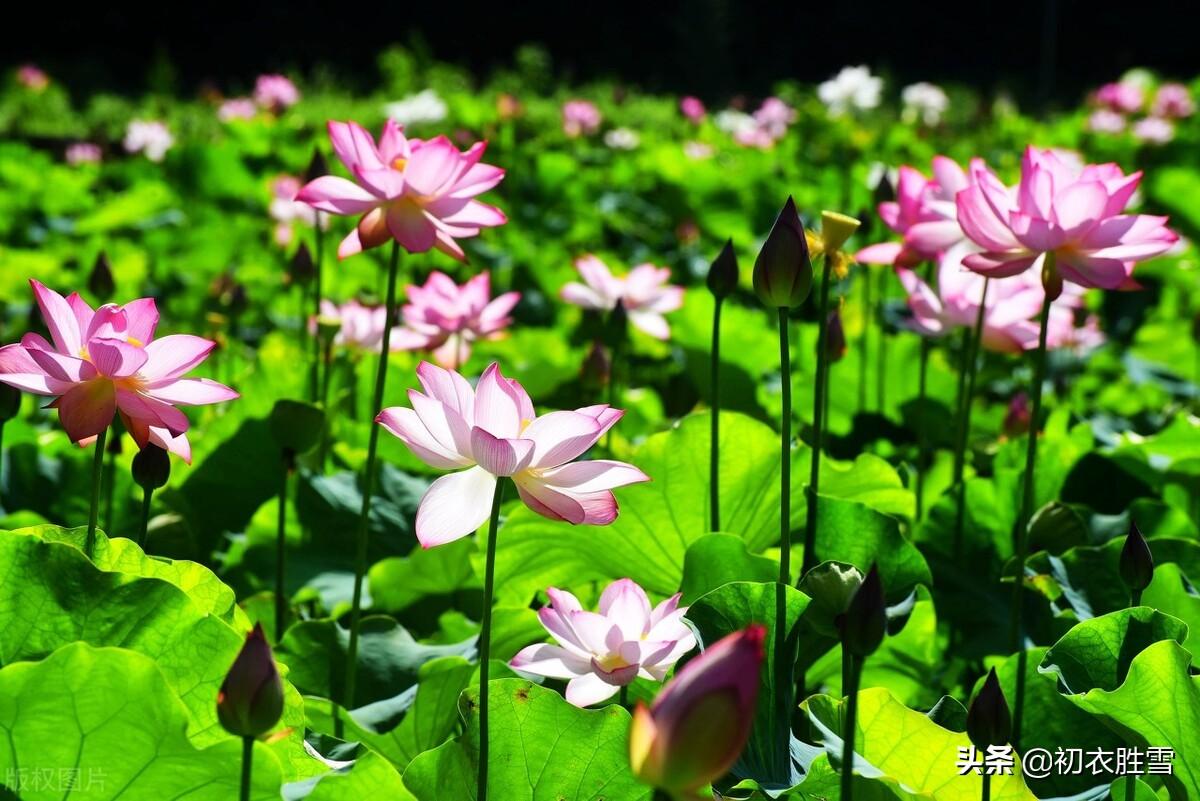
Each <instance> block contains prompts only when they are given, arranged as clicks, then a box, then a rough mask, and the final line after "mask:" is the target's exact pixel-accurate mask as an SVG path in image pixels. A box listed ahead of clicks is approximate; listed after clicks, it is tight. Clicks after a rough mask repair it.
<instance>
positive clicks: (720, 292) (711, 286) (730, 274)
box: [708, 239, 738, 300]
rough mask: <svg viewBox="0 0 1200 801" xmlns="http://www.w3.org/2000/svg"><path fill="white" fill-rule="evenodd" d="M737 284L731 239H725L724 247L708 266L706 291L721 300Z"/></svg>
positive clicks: (731, 291) (731, 292) (736, 269)
mask: <svg viewBox="0 0 1200 801" xmlns="http://www.w3.org/2000/svg"><path fill="white" fill-rule="evenodd" d="M737 285H738V263H737V256H736V255H734V252H733V240H732V239H726V240H725V247H723V248H721V252H720V253H719V254H718V255H717V258H716V259H715V260H714V261H713V263H712V266H711V267H709V268H708V291H709V292H711V293H712V294H713V297H714V298H716V299H717V300H723V299H725V298H727V297H729V296H730V295H732V294H733V293H734V291H735V290H736V289H737Z"/></svg>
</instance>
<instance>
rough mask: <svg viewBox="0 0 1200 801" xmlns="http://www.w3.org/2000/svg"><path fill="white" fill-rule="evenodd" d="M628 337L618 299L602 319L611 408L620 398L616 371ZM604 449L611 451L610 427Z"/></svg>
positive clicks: (626, 320) (626, 318) (627, 325)
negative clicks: (607, 356)
mask: <svg viewBox="0 0 1200 801" xmlns="http://www.w3.org/2000/svg"><path fill="white" fill-rule="evenodd" d="M628 338H629V314H628V312H626V311H625V304H624V303H623V302H622V301H620V300H618V301H617V305H616V306H614V307H613V310H612V311H611V312H609V313H608V318H607V319H606V320H605V321H604V343H605V344H606V345H608V350H609V353H610V354H611V356H610V357H609V365H608V405H609V407H611V408H615V407H616V404H617V401H618V400H620V398H619V394H620V383H619V379H618V375H617V371H618V369H619V368H620V366H621V363H622V357H623V356H624V355H625V344H626V340H627V339H628ZM604 449H605V450H606V451H608V452H609V453H612V429H609V430H608V433H607V434H605V436H604Z"/></svg>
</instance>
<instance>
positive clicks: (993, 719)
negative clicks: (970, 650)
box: [967, 668, 1012, 751]
mask: <svg viewBox="0 0 1200 801" xmlns="http://www.w3.org/2000/svg"><path fill="white" fill-rule="evenodd" d="M1011 733H1012V717H1011V716H1010V715H1009V712H1008V704H1007V703H1006V702H1005V700H1004V691H1003V690H1001V689H1000V680H999V679H997V678H996V669H995V668H992V669H991V670H990V671H988V676H987V679H985V680H984V682H983V687H981V688H980V689H979V694H978V695H976V696H975V700H973V701H972V702H971V706H970V708H969V709H967V737H969V738H970V739H971V742H972V743H973V744H974V745H975V747H976V748H978V749H979V750H980V751H987V749H988V747H989V746H993V745H1004V744H1005V743H1007V742H1008V737H1009V735H1010V734H1011Z"/></svg>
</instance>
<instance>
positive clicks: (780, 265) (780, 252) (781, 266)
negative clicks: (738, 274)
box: [754, 196, 813, 309]
mask: <svg viewBox="0 0 1200 801" xmlns="http://www.w3.org/2000/svg"><path fill="white" fill-rule="evenodd" d="M812 279H813V270H812V261H811V259H810V258H809V255H808V239H807V237H806V236H805V234H804V226H803V225H802V224H801V223H800V215H799V213H798V212H797V211H796V203H795V201H793V200H792V198H791V197H790V196H789V197H788V199H787V202H786V203H784V204H783V209H782V210H781V211H780V212H779V216H778V217H777V218H775V224H774V225H773V226H771V233H769V234H767V239H766V241H765V242H763V246H762V249H761V250H759V251H758V258H756V259H755V260H754V292H755V293H756V294H757V295H758V299H759V300H761V301H762V302H763V304H764V305H766V306H769V307H771V308H773V309H784V308H788V309H794V308H796V307H797V306H799V305H800V304H801V303H803V302H804V301H805V299H806V298H807V297H808V293H809V291H810V290H811V289H812Z"/></svg>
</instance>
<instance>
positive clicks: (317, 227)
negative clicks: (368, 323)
mask: <svg viewBox="0 0 1200 801" xmlns="http://www.w3.org/2000/svg"><path fill="white" fill-rule="evenodd" d="M324 240H325V232H324V231H322V230H321V212H319V211H317V212H315V213H314V215H313V311H312V313H313V319H314V320H316V319H319V318H320V316H321V292H322V289H321V262H322V261H323V260H324V253H325V249H324V247H323V245H324ZM393 247H397V246H396V245H393ZM394 258H395V257H394V256H393V259H394ZM389 322H390V320H389ZM300 326H301V328H302V329H303V330H305V331H307V330H308V321H307V320H303V319H302V320H301V321H300ZM320 369H321V337H320V335H317V336H314V337H313V354H312V372H311V374H310V377H309V400H310V401H312V402H314V403H315V402H316V400H317V391H318V389H319V387H320V380H319V378H318V373H319V372H320ZM326 369H328V367H326Z"/></svg>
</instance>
